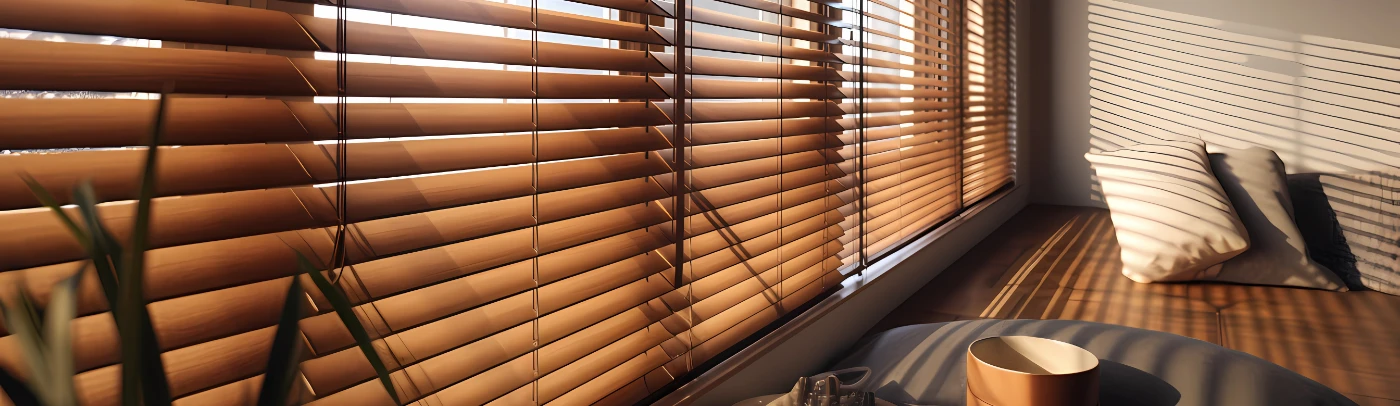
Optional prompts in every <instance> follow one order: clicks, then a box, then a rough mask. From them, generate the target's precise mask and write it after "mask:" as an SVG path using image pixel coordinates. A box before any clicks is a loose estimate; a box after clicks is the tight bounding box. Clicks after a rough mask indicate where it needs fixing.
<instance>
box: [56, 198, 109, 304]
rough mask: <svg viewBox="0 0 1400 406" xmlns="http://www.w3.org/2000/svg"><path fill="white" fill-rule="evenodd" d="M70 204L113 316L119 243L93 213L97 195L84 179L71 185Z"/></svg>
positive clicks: (95, 212) (95, 209)
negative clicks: (75, 208) (79, 217)
mask: <svg viewBox="0 0 1400 406" xmlns="http://www.w3.org/2000/svg"><path fill="white" fill-rule="evenodd" d="M73 203H74V204H75V205H77V206H78V213H79V214H80V215H82V219H83V225H84V226H85V227H87V232H85V233H83V234H82V237H80V238H86V239H87V240H86V241H83V242H82V244H83V245H84V246H86V247H87V249H88V256H90V257H92V265H93V268H96V269H95V272H97V280H98V281H99V282H101V284H102V295H103V296H106V298H107V307H108V308H109V309H111V310H112V314H113V315H114V316H115V315H116V313H117V312H116V308H117V291H118V289H119V286H118V283H117V271H116V267H117V266H120V265H121V264H122V261H121V252H122V245H121V242H118V241H117V239H116V237H113V236H112V233H111V232H109V231H107V227H106V226H104V225H102V218H101V217H99V216H98V214H97V196H96V193H95V192H93V190H92V183H91V182H88V181H86V180H84V181H81V182H78V184H77V185H74V186H73ZM65 217H67V216H65Z"/></svg>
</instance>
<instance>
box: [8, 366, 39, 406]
mask: <svg viewBox="0 0 1400 406" xmlns="http://www.w3.org/2000/svg"><path fill="white" fill-rule="evenodd" d="M0 390H3V391H5V396H6V397H9V398H10V403H14V404H15V406H39V398H38V397H35V396H34V390H32V389H29V386H28V385H25V384H24V382H23V381H20V380H19V379H17V378H15V377H14V375H10V371H6V370H5V368H0Z"/></svg>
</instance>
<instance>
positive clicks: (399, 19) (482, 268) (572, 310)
mask: <svg viewBox="0 0 1400 406" xmlns="http://www.w3.org/2000/svg"><path fill="white" fill-rule="evenodd" d="M306 1H307V2H306V3H297V2H282V1H277V0H252V1H243V2H242V3H244V4H245V5H247V4H251V5H252V6H251V7H248V6H236V5H229V4H222V3H225V2H222V1H221V2H220V3H219V4H215V3H205V2H197V1H184V2H181V1H170V2H112V1H108V0H64V1H51V0H11V1H7V2H4V3H3V4H0V27H4V28H0V35H2V36H4V37H5V38H2V39H0V89H3V90H0V95H3V97H4V98H0V123H3V124H2V125H0V126H3V127H4V128H5V131H3V132H0V149H4V150H6V152H5V153H4V154H3V155H0V172H3V173H0V174H3V175H5V176H0V188H3V193H0V220H3V222H0V224H3V225H0V230H4V231H6V232H4V233H0V246H4V247H7V249H6V250H5V251H4V252H0V269H3V270H5V271H4V272H0V279H3V280H4V281H3V283H22V284H25V285H27V286H29V287H30V288H31V289H32V290H34V291H35V292H38V293H39V294H40V296H42V295H43V294H44V293H43V292H47V287H48V286H50V285H51V284H52V282H53V281H56V280H58V279H59V278H62V277H65V276H67V275H69V274H71V272H72V271H73V269H76V268H75V266H76V263H75V261H77V260H79V259H80V258H82V257H83V255H82V252H81V251H80V249H79V247H77V246H75V245H74V244H73V243H72V242H71V240H69V238H68V237H67V235H66V234H65V233H64V231H63V229H62V228H61V227H60V226H59V225H58V223H57V221H56V220H55V219H54V218H53V216H52V214H50V213H45V212H44V211H43V210H38V209H36V207H37V206H38V203H37V202H36V201H35V200H34V199H33V198H32V197H31V196H30V194H29V193H28V191H27V189H26V188H25V186H24V184H23V183H21V182H20V181H19V179H18V178H16V177H14V176H9V174H12V173H15V172H20V171H24V172H28V173H30V174H32V175H33V176H35V177H36V178H37V179H38V180H39V181H40V182H41V183H43V184H45V185H46V186H47V187H48V188H49V189H51V190H54V191H57V192H63V191H67V190H69V189H70V188H71V187H72V185H73V184H74V183H75V182H76V180H78V179H84V178H89V179H92V181H93V184H94V187H95V188H96V189H97V193H98V195H99V196H100V197H101V198H102V199H103V200H104V201H105V202H106V203H104V204H103V205H102V206H101V210H102V215H103V216H105V217H106V218H107V219H108V222H109V224H110V225H111V226H112V227H113V228H114V229H115V230H116V231H118V232H123V231H124V227H126V226H127V225H126V223H124V221H126V220H125V218H126V217H127V214H126V213H127V211H128V210H131V208H132V205H131V204H130V201H129V200H128V199H132V198H133V197H134V196H133V194H134V191H135V183H134V180H135V179H136V174H137V173H138V171H139V169H140V163H141V161H140V157H141V156H142V151H140V150H139V149H138V148H133V147H132V146H135V145H141V144H142V143H143V142H144V141H143V137H144V136H145V135H146V134H147V132H148V128H147V125H148V120H149V119H148V118H149V117H151V113H153V109H154V106H155V102H154V101H151V100H149V99H151V98H152V97H154V96H152V94H153V93H157V92H160V91H161V90H162V88H163V86H166V84H168V83H173V84H174V93H175V94H176V95H175V96H173V98H172V100H171V102H170V110H169V116H170V121H169V122H168V125H167V128H166V133H165V134H166V136H165V140H164V142H163V144H162V145H165V146H164V147H162V148H164V149H165V151H163V155H162V158H161V159H162V160H161V164H160V174H161V183H160V185H159V187H158V191H159V193H160V195H161V196H162V197H160V198H159V199H158V201H157V203H156V204H155V205H154V207H155V223H154V226H153V229H154V233H155V234H154V237H153V240H152V244H153V246H154V247H155V249H154V250H153V251H152V252H150V254H149V255H148V256H149V259H148V270H147V280H148V286H147V294H148V296H149V297H150V300H151V304H150V312H151V314H152V318H153V320H154V323H155V326H156V330H157V333H158V334H157V335H158V336H159V340H160V342H161V345H162V347H163V348H164V349H165V350H166V351H167V352H166V353H165V356H164V360H165V362H166V364H167V365H166V368H167V370H168V371H172V372H171V374H170V381H171V385H172V390H173V391H174V392H175V393H174V395H175V396H177V397H178V398H179V399H180V402H181V403H182V404H192V405H206V404H230V403H243V402H246V401H244V400H240V399H251V398H253V397H254V396H255V393H256V389H257V388H258V385H259V382H260V381H259V379H260V378H259V375H260V374H261V368H263V366H264V365H263V363H262V362H261V360H262V359H264V357H265V356H266V352H267V346H268V345H269V343H270V341H271V339H270V337H271V333H272V331H273V328H274V325H275V323H276V319H277V317H278V310H279V309H280V307H281V299H282V297H283V295H284V294H285V291H286V287H287V284H288V283H307V284H309V283H310V282H309V281H305V280H301V279H297V278H294V277H292V276H291V275H294V274H295V265H294V263H295V262H294V260H293V250H297V251H301V252H303V253H306V254H308V255H309V256H313V257H315V258H317V259H319V260H321V261H323V262H325V263H330V262H331V261H332V260H333V259H335V258H341V259H342V260H343V261H344V263H343V264H332V265H343V266H331V267H330V268H332V269H331V270H329V271H328V272H329V273H330V274H331V275H332V276H333V277H334V278H335V280H336V281H337V283H338V284H339V285H340V286H341V287H342V288H343V289H344V290H345V291H346V292H348V294H349V296H350V297H351V299H352V301H354V302H355V303H356V304H357V305H358V306H357V308H356V310H357V312H358V313H359V316H360V317H361V320H362V321H363V322H364V324H365V325H366V326H367V327H369V328H370V329H371V330H372V334H373V335H374V336H375V337H374V338H375V339H376V340H375V344H376V347H377V348H378V350H379V351H380V353H381V356H382V358H383V359H384V360H386V362H387V363H388V364H390V369H391V370H392V375H393V379H394V383H395V385H396V387H397V388H398V391H399V394H400V396H401V398H403V399H404V400H405V401H420V400H421V401H426V402H435V403H438V404H445V405H470V404H488V403H489V404H502V405H514V404H536V403H538V404H556V405H581V404H591V403H602V404H631V403H635V402H637V401H639V400H643V399H648V397H649V396H653V394H654V393H656V392H658V391H664V390H666V389H667V388H669V387H672V386H674V385H675V384H676V383H678V382H681V381H683V380H685V379H687V377H688V376H690V375H692V374H693V373H695V371H699V370H701V369H703V368H705V367H706V366H707V365H708V364H712V363H714V362H716V361H718V360H719V358H721V357H722V355H723V354H724V353H725V352H726V350H729V349H731V348H733V347H734V346H735V345H737V344H739V343H741V342H742V341H744V340H745V339H746V338H749V337H750V336H752V335H753V334H754V333H755V332H758V331H759V330H761V329H763V328H765V327H766V326H769V325H771V324H772V323H774V322H775V321H778V320H779V319H780V318H781V317H782V316H784V315H786V314H788V313H791V312H792V311H794V310H795V309H799V308H800V307H801V306H802V305H804V304H806V303H809V302H811V301H812V300H813V299H814V298H818V297H820V295H821V294H823V293H824V292H828V291H830V290H831V289H832V288H834V287H836V286H838V285H840V284H841V283H842V281H843V280H845V279H846V278H850V277H853V276H854V275H858V274H859V273H860V271H861V270H862V269H863V267H864V266H866V265H868V264H870V263H872V262H874V261H878V260H879V259H880V258H881V257H882V256H883V255H884V254H885V253H888V252H890V251H892V250H894V249H897V248H898V247H900V246H901V244H902V243H903V242H906V241H908V240H910V239H911V238H914V237H916V236H918V235H919V234H920V233H922V232H924V231H927V230H929V229H930V228H931V227H933V226H935V225H937V224H938V223H940V222H941V221H943V220H946V219H948V218H949V217H951V216H953V215H955V214H956V213H958V212H959V211H960V210H962V209H963V208H965V207H968V206H970V205H972V204H974V203H976V201H977V200H978V199H981V198H983V197H985V196H987V195H989V194H991V193H992V192H994V191H996V190H997V189H999V188H1000V187H1002V186H1003V185H1005V184H1007V183H1009V182H1010V179H1011V174H1012V171H1013V169H1014V168H1013V167H1012V166H1011V161H1012V158H1011V156H1012V145H1013V142H1014V135H1013V134H1014V128H1013V127H1011V122H1012V120H1011V119H1010V117H1011V115H1012V114H1014V109H1013V107H1014V103H1013V100H1012V95H1013V94H1014V91H1013V89H1014V88H1013V82H1012V81H1011V80H1010V78H1011V75H1012V72H1013V66H1012V64H1011V63H1010V61H1011V60H1012V59H1013V58H1012V56H1011V51H1012V50H1011V49H1010V44H1011V42H1012V41H1011V40H1010V39H1011V38H1012V35H1013V33H1012V31H1011V30H1010V25H1011V24H1010V23H1009V21H1010V18H1011V17H1010V16H1011V10H1010V4H1009V1H1008V0H944V1H942V2H940V1H937V0H918V1H912V0H844V1H837V0H813V1H809V0H787V1H784V2H783V3H781V4H780V3H777V2H770V1H767V0H680V1H679V2H670V1H659V0H645V1H643V0H577V1H564V0H506V1H492V0H343V1H345V6H346V7H344V8H342V7H338V6H337V5H336V4H335V3H334V2H326V3H318V4H312V3H311V0H306ZM681 6H683V7H681ZM679 8H683V9H684V10H686V15H687V17H686V18H681V19H678V18H675V16H676V15H677V13H676V11H677V10H678V9H679ZM342 30H343V32H342ZM114 45H127V46H114ZM677 55H680V57H677ZM680 67H685V69H681V68H680ZM58 198H59V199H61V200H64V199H70V196H68V195H67V194H66V193H60V195H59V196H58ZM66 202H67V201H66V200H65V203H66ZM11 248H14V249H11ZM337 253H341V254H343V255H337ZM309 291H310V292H315V290H314V289H313V290H309ZM307 300H309V301H311V302H312V303H313V304H315V308H317V309H321V312H320V314H316V315H312V316H309V317H307V318H306V319H304V320H303V321H302V323H301V329H302V335H303V337H304V339H305V343H306V346H307V351H306V353H307V354H308V355H307V359H306V360H305V361H304V362H303V363H302V364H301V368H300V372H301V374H302V377H303V378H304V380H303V385H302V387H301V388H300V390H301V393H302V395H303V399H304V400H305V401H306V402H309V403H313V404H325V405H386V404H390V403H392V402H391V400H390V399H389V397H388V396H387V395H386V393H385V392H384V389H383V388H382V387H381V386H380V385H379V383H378V382H377V381H375V380H374V377H375V373H374V371H373V370H372V369H371V368H370V366H369V364H368V363H367V362H365V360H364V357H363V355H362V354H360V352H359V350H358V349H356V348H354V346H353V345H354V342H353V339H352V338H351V337H350V336H349V335H348V334H346V331H345V329H344V326H343V325H341V324H340V322H339V320H338V319H337V318H336V316H335V315H334V314H331V313H330V307H329V305H328V304H327V303H326V302H325V301H324V298H321V297H318V296H315V295H312V296H309V297H308V298H307ZM104 309H105V303H103V301H102V299H101V296H100V295H99V294H98V292H96V291H95V290H93V291H90V292H88V293H87V294H86V295H85V296H84V297H83V299H82V300H81V313H82V315H83V316H82V317H81V318H80V319H79V320H78V321H77V322H76V323H78V324H79V325H80V326H82V327H80V328H81V330H79V331H82V332H83V334H85V335H84V337H83V338H82V339H81V343H80V350H79V352H78V356H77V360H76V361H77V368H78V370H79V371H81V373H80V375H79V376H78V380H77V384H78V386H79V388H81V389H80V391H81V393H82V395H83V397H84V404H99V405H100V404H108V403H104V402H116V400H114V399H118V398H119V397H118V396H116V395H115V394H116V391H118V390H119V377H118V374H117V373H116V371H117V365H115V363H116V361H117V359H116V358H117V355H116V344H117V337H116V336H115V333H114V331H113V330H111V328H110V325H111V320H110V318H109V317H106V316H105V315H104V314H103V313H102V312H103V311H104ZM0 340H5V338H0ZM12 358H13V357H11V359H12ZM0 359H4V357H0ZM249 360H258V362H249ZM249 401H250V400H249Z"/></svg>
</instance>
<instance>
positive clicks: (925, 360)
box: [832, 320, 1356, 406]
mask: <svg viewBox="0 0 1400 406" xmlns="http://www.w3.org/2000/svg"><path fill="white" fill-rule="evenodd" d="M1010 335H1022V336H1035V337H1044V338H1050V339H1055V340H1060V341H1064V342H1067V343H1070V344H1074V345H1078V346H1080V347H1083V348H1084V349H1086V350H1089V352H1091V353H1094V355H1095V356H1098V357H1099V360H1100V366H1099V368H1100V373H1101V375H1100V381H1099V383H1100V402H1101V404H1102V405H1104V406H1114V405H1145V406H1167V405H1180V406H1190V405H1212V406H1214V405H1221V406H1254V405H1258V406H1290V405H1355V404H1356V403H1355V402H1353V401H1351V400H1350V399H1347V397H1346V396H1343V395H1342V394H1340V393H1337V392H1336V391H1334V390H1332V389H1330V388H1328V387H1326V386H1323V385H1322V384H1320V383H1317V382H1316V381H1313V380H1311V379H1308V378H1307V377H1304V376H1302V375H1299V374H1297V373H1295V372H1293V371H1290V370H1288V369H1286V368H1283V367H1280V366H1278V365H1275V364H1273V363H1270V362H1268V361H1265V360H1263V359H1260V358H1258V357H1255V356H1253V355H1249V354H1246V353H1243V352H1239V351H1234V350H1230V349H1227V348H1224V347H1221V346H1218V345H1215V344H1211V343H1208V342H1205V341H1200V340H1196V339H1193V338H1188V337H1183V336H1179V335H1175V334H1170V333H1163V332H1157V331H1151V330H1143V329H1137V328H1131V327H1123V326H1115V325H1111V324H1100V323H1090V322H1082V321H1071V320H973V321H955V322H948V323H937V324H922V325H914V326H905V327H900V328H896V329H893V330H890V331H886V332H884V333H880V334H879V335H877V336H875V337H874V338H873V339H872V340H871V341H869V342H868V343H867V344H866V345H864V346H863V347H861V348H860V349H859V350H857V351H856V352H855V353H853V354H851V355H850V356H848V357H846V358H845V359H844V360H842V361H841V362H839V363H838V364H837V365H836V366H835V367H833V368H832V369H833V370H836V369H842V368H849V367H855V366H865V367H869V368H870V369H871V371H872V374H873V375H872V376H871V377H870V379H872V381H871V382H870V384H869V385H868V386H866V388H867V389H866V390H871V391H874V392H875V394H876V395H877V396H879V397H880V398H882V399H886V400H890V401H894V402H900V403H906V404H915V405H946V406H962V405H965V404H966V403H964V402H965V398H964V396H966V387H967V383H966V382H967V378H966V375H965V373H966V370H965V368H966V364H965V362H966V361H965V357H966V354H967V346H968V345H969V344H971V343H972V342H973V341H975V340H977V339H979V338H982V337H990V336H1010Z"/></svg>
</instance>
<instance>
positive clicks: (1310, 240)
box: [1288, 173, 1366, 290]
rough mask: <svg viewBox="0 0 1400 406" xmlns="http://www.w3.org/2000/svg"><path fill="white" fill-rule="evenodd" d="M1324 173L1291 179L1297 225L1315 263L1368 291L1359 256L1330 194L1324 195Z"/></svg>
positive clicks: (1289, 176)
mask: <svg viewBox="0 0 1400 406" xmlns="http://www.w3.org/2000/svg"><path fill="white" fill-rule="evenodd" d="M1321 176H1322V174H1320V173H1295V174H1289V175H1288V196H1289V198H1291V199H1293V222H1294V223H1295V224H1297V225H1298V231H1299V232H1301V233H1303V241H1304V242H1306V243H1307V245H1308V256H1309V257H1312V259H1313V261H1317V263H1318V264H1320V265H1322V266H1325V267H1327V269H1330V270H1332V272H1333V273H1336V274H1337V276H1340V277H1341V278H1342V282H1345V283H1346V284H1347V287H1348V288H1351V289H1363V290H1364V289H1366V286H1365V285H1363V284H1362V283H1361V272H1360V271H1358V270H1357V269H1356V256H1355V255H1352V253H1351V246H1350V245H1348V244H1347V237H1346V235H1344V234H1343V233H1342V225H1341V224H1340V223H1338V222H1337V212H1335V211H1332V205H1331V204H1330V203H1328V202H1327V194H1326V193H1324V192H1323V191H1322V182H1321V181H1319V177H1321Z"/></svg>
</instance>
